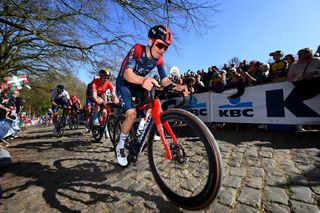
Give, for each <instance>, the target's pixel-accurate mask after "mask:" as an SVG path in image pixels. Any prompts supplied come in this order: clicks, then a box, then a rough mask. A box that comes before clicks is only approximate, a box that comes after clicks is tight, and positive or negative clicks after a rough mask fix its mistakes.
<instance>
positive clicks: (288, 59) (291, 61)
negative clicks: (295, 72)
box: [284, 54, 296, 71]
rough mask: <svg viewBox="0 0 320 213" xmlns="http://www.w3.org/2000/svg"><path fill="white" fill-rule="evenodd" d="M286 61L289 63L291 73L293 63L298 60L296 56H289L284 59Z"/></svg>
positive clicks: (288, 67)
mask: <svg viewBox="0 0 320 213" xmlns="http://www.w3.org/2000/svg"><path fill="white" fill-rule="evenodd" d="M284 60H286V62H287V71H289V69H290V67H291V65H292V64H293V62H295V61H296V59H295V58H294V56H293V55H292V54H288V55H286V56H285V57H284Z"/></svg>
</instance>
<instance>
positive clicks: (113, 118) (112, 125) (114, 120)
mask: <svg viewBox="0 0 320 213" xmlns="http://www.w3.org/2000/svg"><path fill="white" fill-rule="evenodd" d="M117 118H118V117H117V115H115V114H113V113H112V114H111V115H110V116H109V118H108V124H107V125H108V132H109V136H110V140H111V142H112V144H114V140H115V138H114V130H115V128H116V125H117V124H116V123H117Z"/></svg>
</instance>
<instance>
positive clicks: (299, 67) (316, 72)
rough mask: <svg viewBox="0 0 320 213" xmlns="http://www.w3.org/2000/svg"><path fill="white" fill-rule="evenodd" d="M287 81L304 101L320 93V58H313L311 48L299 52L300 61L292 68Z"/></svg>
mask: <svg viewBox="0 0 320 213" xmlns="http://www.w3.org/2000/svg"><path fill="white" fill-rule="evenodd" d="M287 80H288V81H289V82H292V83H293V84H294V85H295V90H296V91H297V93H298V94H299V95H300V97H301V98H302V99H303V100H307V99H310V98H313V97H314V96H316V95H317V94H319V93H320V58H317V57H313V56H312V50H311V49H310V48H303V49H301V50H299V51H298V61H297V62H295V63H293V64H292V65H291V66H290V69H289V72H288V76H287Z"/></svg>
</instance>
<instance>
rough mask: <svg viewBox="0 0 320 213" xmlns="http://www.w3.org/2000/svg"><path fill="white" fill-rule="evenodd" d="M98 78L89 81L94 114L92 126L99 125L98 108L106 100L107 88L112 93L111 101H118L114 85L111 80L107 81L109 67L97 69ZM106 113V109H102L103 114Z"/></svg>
mask: <svg viewBox="0 0 320 213" xmlns="http://www.w3.org/2000/svg"><path fill="white" fill-rule="evenodd" d="M99 77H100V78H99V79H94V80H93V81H92V82H91V98H90V99H91V100H92V102H93V103H95V105H94V108H93V110H94V114H93V125H94V126H99V125H100V123H99V120H98V117H99V110H100V104H102V103H103V102H107V101H106V100H107V96H106V91H107V90H108V89H109V90H110V92H111V94H112V101H113V102H114V103H118V102H119V100H118V98H117V96H116V94H115V87H114V85H113V84H112V82H111V81H109V80H108V79H109V77H110V69H109V68H103V69H101V70H100V71H99ZM106 115H107V110H106V109H104V110H103V116H106Z"/></svg>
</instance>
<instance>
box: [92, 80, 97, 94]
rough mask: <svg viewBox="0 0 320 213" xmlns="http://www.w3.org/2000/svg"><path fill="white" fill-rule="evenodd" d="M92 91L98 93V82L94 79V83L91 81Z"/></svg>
mask: <svg viewBox="0 0 320 213" xmlns="http://www.w3.org/2000/svg"><path fill="white" fill-rule="evenodd" d="M91 93H92V94H93V93H95V94H97V82H96V80H93V81H92V83H91Z"/></svg>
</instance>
